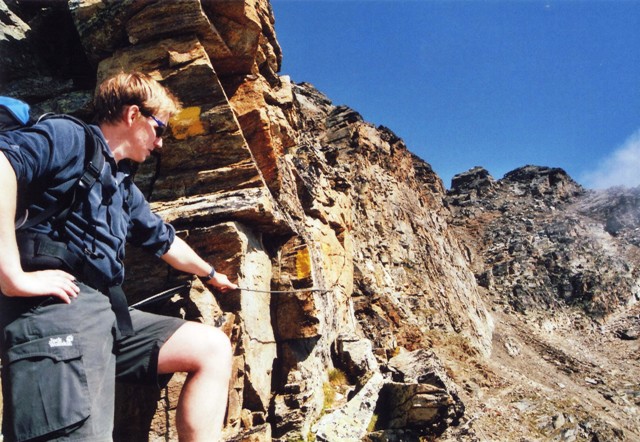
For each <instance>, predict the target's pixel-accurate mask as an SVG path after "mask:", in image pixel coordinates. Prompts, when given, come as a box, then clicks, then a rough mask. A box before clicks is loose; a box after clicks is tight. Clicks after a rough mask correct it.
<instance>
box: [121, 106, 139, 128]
mask: <svg viewBox="0 0 640 442" xmlns="http://www.w3.org/2000/svg"><path fill="white" fill-rule="evenodd" d="M139 116H140V107H138V105H137V104H132V105H128V106H125V107H124V109H123V110H122V120H123V121H124V122H125V123H126V124H127V126H129V127H131V125H132V124H133V122H134V121H135V120H136V119H137V118H138V117H139Z"/></svg>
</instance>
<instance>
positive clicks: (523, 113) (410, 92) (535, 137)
mask: <svg viewBox="0 0 640 442" xmlns="http://www.w3.org/2000/svg"><path fill="white" fill-rule="evenodd" d="M272 7H273V10H274V15H275V20H276V23H275V29H276V35H277V38H278V41H279V43H280V45H281V47H282V50H283V65H282V70H281V72H280V74H281V75H289V76H290V77H291V79H292V80H293V81H294V82H297V83H299V82H309V83H312V84H313V85H314V86H316V87H317V88H318V89H319V90H320V91H321V92H323V93H324V94H325V95H327V96H328V98H329V99H331V100H332V102H333V104H334V105H347V106H349V107H351V108H353V109H354V110H356V111H357V112H359V113H360V114H361V115H362V116H363V118H364V119H365V121H368V122H370V123H372V124H374V125H383V126H386V127H388V128H390V129H391V130H392V131H394V132H395V133H396V134H397V135H398V136H400V137H401V138H402V139H403V140H404V141H405V143H406V144H407V146H408V148H409V150H411V151H412V152H414V153H415V154H417V155H418V156H420V157H421V158H422V159H424V160H425V161H427V162H428V163H430V164H431V165H432V166H433V168H434V170H435V171H436V172H437V173H438V175H439V176H440V177H441V178H442V179H443V181H444V184H445V186H447V187H449V185H450V182H451V178H452V177H453V176H454V175H455V174H457V173H460V172H464V171H466V170H468V169H470V168H472V167H474V166H483V167H485V168H486V169H487V170H489V172H490V173H491V174H492V175H493V176H494V178H496V179H499V178H502V176H503V175H504V174H505V173H507V172H509V171H511V170H513V169H515V168H518V167H521V166H524V165H527V164H534V165H540V166H551V167H561V168H563V169H565V170H566V171H567V172H568V173H569V174H570V175H571V176H572V177H573V178H574V179H575V180H576V181H578V182H579V183H581V184H583V185H584V186H586V187H590V188H598V187H609V186H612V185H627V186H629V187H635V186H638V185H640V0H638V1H636V0H609V1H594V0H589V1H587V0H573V1H569V0H564V1H553V0H549V1H538V0H531V1H515V0H512V1H498V0H494V1H480V0H477V1H461V0H458V1H444V0H440V1H430V0H424V1H418V0H395V1H392V0H386V1H375V0H360V1H358V0H345V1H331V0H272Z"/></svg>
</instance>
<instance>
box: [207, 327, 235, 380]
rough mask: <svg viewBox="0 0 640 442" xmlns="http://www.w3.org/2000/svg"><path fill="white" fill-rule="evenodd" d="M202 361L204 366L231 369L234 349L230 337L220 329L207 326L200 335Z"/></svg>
mask: <svg viewBox="0 0 640 442" xmlns="http://www.w3.org/2000/svg"><path fill="white" fill-rule="evenodd" d="M199 340H200V347H201V351H200V352H199V356H200V361H201V364H202V365H203V366H215V367H216V368H217V369H218V370H220V369H228V370H229V371H230V370H231V360H232V357H233V350H232V348H231V341H230V340H229V337H228V336H227V335H226V334H224V333H223V332H222V331H221V330H220V329H217V328H214V327H210V326H206V328H205V329H204V330H203V333H202V334H200V336H199Z"/></svg>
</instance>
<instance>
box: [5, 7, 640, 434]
mask: <svg viewBox="0 0 640 442" xmlns="http://www.w3.org/2000/svg"><path fill="white" fill-rule="evenodd" d="M23 3H24V4H23ZM0 15H1V16H2V18H3V23H6V24H7V25H6V26H5V27H4V28H3V30H2V34H0V36H1V38H0V49H1V50H2V53H3V57H8V59H10V60H11V61H12V62H11V63H5V64H4V65H3V72H2V84H1V86H0V93H2V94H6V95H13V96H16V97H20V98H23V99H25V100H26V101H28V102H29V103H30V104H31V105H32V109H33V112H34V113H36V114H37V113H41V112H46V111H55V112H68V113H73V114H75V115H77V116H80V117H84V118H86V117H88V116H89V114H90V109H89V106H88V103H89V102H90V98H91V95H92V91H93V88H94V87H95V85H96V84H97V83H98V82H99V81H100V80H101V79H103V78H105V77H107V76H108V75H110V74H112V73H114V72H116V71H119V70H141V71H144V72H146V73H148V74H150V75H152V76H153V77H154V78H156V79H158V80H159V81H160V82H162V83H163V84H165V85H166V86H167V87H168V88H170V89H171V90H172V91H173V92H174V93H175V94H176V95H177V96H178V97H179V98H180V100H181V101H182V103H183V110H182V112H181V113H180V114H179V115H177V116H175V117H174V118H173V119H172V121H171V122H170V127H171V136H170V137H168V138H167V139H166V140H165V148H164V149H163V154H162V156H161V157H160V158H153V159H151V160H150V161H149V162H147V163H145V164H143V165H142V166H141V167H140V169H139V171H138V174H137V176H136V180H137V182H138V184H139V186H140V187H141V188H142V189H143V190H144V192H145V193H146V195H147V196H148V198H149V200H150V202H151V203H152V207H153V208H154V210H155V211H157V212H158V213H159V214H160V215H161V216H162V217H163V218H164V219H165V220H167V221H168V222H171V223H172V224H173V225H174V226H175V227H176V230H177V231H178V234H179V235H180V236H181V237H183V238H184V239H185V240H186V241H187V242H188V243H189V244H191V245H192V246H193V247H194V248H195V249H196V250H197V251H198V252H199V253H200V254H201V255H202V256H203V257H205V258H206V259H208V260H210V261H211V262H212V263H214V265H215V266H216V268H217V269H219V270H220V271H222V272H223V273H225V274H227V275H230V276H231V277H232V279H236V280H237V282H238V284H239V286H240V287H242V288H243V289H242V290H239V291H238V292H237V293H232V294H227V295H224V296H221V295H218V294H216V293H212V292H211V291H210V290H209V289H208V288H207V287H206V286H205V285H203V284H202V283H201V282H200V281H199V280H194V279H193V278H192V277H191V276H190V275H184V274H179V273H177V272H175V271H172V270H170V269H169V268H167V267H164V266H160V265H159V264H158V263H157V262H156V261H154V260H152V259H151V258H149V257H146V256H144V255H143V254H142V252H140V251H138V250H135V249H130V250H128V251H127V265H128V267H127V269H128V274H127V281H126V291H127V293H128V296H129V298H130V299H131V303H133V302H136V301H138V300H141V299H143V298H146V297H147V296H149V295H150V294H152V293H154V292H159V291H162V290H165V289H168V288H171V287H176V286H180V285H181V284H186V285H184V287H183V288H182V289H180V290H178V291H177V295H176V296H174V297H173V298H171V299H170V300H167V301H165V302H163V303H158V304H156V305H154V306H152V307H151V308H152V309H153V310H154V311H158V312H161V313H163V314H167V315H176V316H181V317H184V318H187V319H190V320H196V321H202V322H204V323H208V324H212V325H216V326H219V327H221V328H222V329H223V330H224V331H225V332H226V333H227V334H228V335H229V336H230V338H231V340H232V343H233V346H234V370H233V379H232V382H231V385H230V390H229V405H228V410H227V417H226V422H225V439H226V440H229V441H231V440H233V441H240V440H243V441H244V440H246V441H268V440H277V441H290V440H309V439H315V440H324V441H337V440H371V441H374V440H375V441H383V440H418V438H431V439H433V438H436V437H440V438H442V439H443V440H447V438H449V439H450V440H465V438H467V439H468V440H478V438H481V439H483V438H484V440H491V438H489V439H487V437H486V435H487V434H493V433H492V431H494V430H495V431H496V433H495V434H502V435H504V434H507V433H505V432H504V431H503V432H502V433H500V432H499V431H498V430H500V429H501V428H502V427H501V425H500V422H499V421H498V422H497V423H496V422H494V421H492V420H491V419H487V418H486V416H488V415H490V413H489V414H487V413H486V411H487V410H488V408H487V405H486V404H487V403H488V402H490V399H491V395H493V394H495V396H496V397H505V395H508V394H510V393H508V392H507V391H512V390H508V389H511V385H512V384H511V382H515V381H513V379H515V378H516V375H515V374H514V375H513V379H512V378H508V377H507V375H503V377H502V378H500V376H498V375H497V374H496V373H498V372H500V373H502V372H504V373H516V371H515V368H513V366H512V364H514V363H515V362H518V361H520V359H518V358H520V357H521V355H524V354H526V352H527V351H530V349H531V348H534V350H536V351H538V353H540V354H544V355H548V356H546V357H548V358H551V360H553V361H557V362H558V366H561V367H565V368H566V367H568V368H567V369H571V370H574V372H578V370H579V369H584V370H587V369H589V370H592V371H590V372H589V375H588V376H587V377H588V378H589V379H595V381H594V382H596V384H595V385H597V386H598V387H599V388H600V390H599V391H601V392H602V394H603V395H604V394H607V395H609V397H610V398H611V402H612V403H613V404H614V405H612V406H611V407H612V409H611V415H610V416H609V418H611V419H609V418H607V419H603V420H597V419H595V418H593V419H591V420H589V419H588V417H589V416H596V413H595V412H594V413H592V414H589V413H591V411H590V410H588V409H586V408H584V407H583V406H582V405H580V406H581V407H582V408H580V407H577V406H576V407H577V408H576V410H578V408H579V410H578V411H575V410H573V409H572V411H571V413H573V414H571V413H570V412H569V411H567V410H565V409H563V410H562V411H561V413H562V414H558V413H560V411H558V412H557V413H556V416H562V418H560V417H557V419H555V418H554V419H551V418H549V419H548V420H549V422H551V426H550V427H549V428H551V430H548V428H547V427H544V426H543V427H540V428H541V429H537V430H531V428H538V427H536V426H535V425H529V424H528V423H526V422H523V423H522V426H521V427H515V428H516V430H518V429H519V430H520V431H521V432H522V434H524V435H529V436H531V437H532V438H534V439H535V438H539V437H542V436H541V434H542V435H543V436H545V437H546V436H548V435H549V434H551V433H553V432H554V431H555V432H556V433H560V432H563V433H562V434H565V433H566V432H570V431H573V432H574V433H567V434H569V436H571V434H576V435H581V434H583V433H584V434H589V435H591V436H594V435H595V437H600V438H603V437H605V438H606V437H608V436H610V435H614V436H612V437H617V436H615V435H617V434H619V432H622V434H625V435H627V436H629V435H631V436H629V437H632V438H633V437H634V436H638V434H637V432H636V430H634V429H633V428H632V426H631V425H627V424H626V421H624V420H622V418H617V417H616V418H614V417H612V416H622V415H625V413H627V414H629V415H632V414H633V413H634V412H637V397H638V396H637V395H636V393H637V385H636V387H633V386H631V387H629V386H627V383H628V382H627V381H629V382H631V381H630V380H629V378H627V377H625V375H621V377H620V379H618V380H616V381H615V382H613V380H612V382H610V383H606V387H607V388H604V387H605V381H604V380H606V379H605V378H606V376H605V374H604V372H602V371H597V370H596V371H593V370H595V369H594V368H593V367H598V366H602V363H601V364H600V365H598V364H596V363H595V362H588V363H587V362H584V361H583V359H580V358H579V357H577V356H574V355H572V354H571V353H570V351H569V350H567V351H564V350H563V351H561V350H560V349H559V347H556V346H554V345H552V344H551V343H549V342H547V341H544V340H543V339H542V338H539V337H538V335H536V334H535V333H534V331H535V330H534V328H531V329H530V328H527V327H533V326H532V325H531V324H530V323H529V322H528V321H529V318H531V317H532V316H533V315H534V314H535V315H539V316H536V317H539V318H541V319H540V321H541V322H540V323H543V324H545V325H544V327H547V326H548V325H549V324H548V323H547V322H544V321H545V320H544V318H545V315H548V314H549V313H550V312H553V313H554V314H557V315H560V314H562V315H573V314H575V315H578V316H575V317H573V316H572V318H574V319H573V320H574V321H575V323H580V324H581V326H582V327H583V330H585V329H589V330H595V329H596V327H600V330H604V331H606V333H608V334H606V336H614V335H615V339H616V341H612V342H615V343H617V344H619V342H618V341H620V342H625V343H629V344H628V345H633V344H631V343H637V336H638V328H637V327H636V325H635V323H634V318H635V319H637V316H635V315H636V313H635V312H634V311H633V310H626V309H625V306H626V305H627V304H629V303H631V302H633V301H635V300H637V299H638V296H639V295H638V290H640V288H639V285H638V282H637V277H638V275H637V273H638V270H637V262H638V253H637V247H638V242H637V238H638V236H637V228H636V226H637V225H638V211H637V207H638V205H637V198H638V196H637V192H626V191H619V192H618V193H615V196H613V195H614V194H612V196H610V197H603V196H601V194H598V193H593V192H588V191H586V190H584V189H582V188H581V187H580V186H578V185H577V184H576V183H575V182H573V181H572V180H571V178H570V177H568V176H567V175H566V173H564V172H563V171H562V170H560V169H551V168H541V167H532V166H527V167H524V168H521V169H518V170H515V171H513V172H511V173H510V174H507V176H505V177H504V178H503V179H501V180H497V181H496V180H494V179H493V178H492V177H491V175H490V174H489V173H488V172H487V171H486V170H484V169H482V168H476V169H473V170H471V171H469V172H466V173H463V174H460V175H458V176H457V177H455V178H454V180H453V184H452V188H451V190H450V191H449V192H446V191H445V188H444V186H443V184H442V182H441V180H440V178H438V176H437V175H436V174H435V173H434V172H433V171H432V169H431V167H430V166H429V164H427V163H426V162H424V161H423V160H421V159H420V158H417V157H416V156H415V155H413V154H412V153H411V152H410V151H409V150H408V149H407V146H405V144H404V142H403V141H402V140H401V139H400V138H399V137H398V136H397V135H395V134H394V133H393V132H392V131H391V130H389V129H388V128H385V127H374V126H372V125H371V124H368V123H366V122H365V121H363V119H362V118H361V116H360V115H359V114H358V113H357V112H355V111H354V110H352V109H350V108H348V107H345V106H334V105H333V104H332V103H331V101H330V99H329V98H328V97H326V96H324V95H323V94H322V93H321V92H320V91H317V90H316V89H315V88H314V87H313V86H312V85H310V84H307V83H301V84H294V83H293V82H291V80H290V79H289V78H287V77H282V76H279V75H278V72H279V70H280V63H281V58H282V53H281V49H280V47H279V45H278V42H277V40H276V33H275V29H274V17H273V13H272V11H271V7H270V5H269V3H268V1H267V0H230V1H224V2H201V1H199V0H175V1H163V2H138V1H132V0H126V1H121V2H111V1H104V0H102V1H101V0H97V1H96V0H79V1H78V0H74V1H69V2H68V4H67V3H64V2H57V3H51V4H49V3H47V2H20V3H13V2H12V3H10V8H9V7H7V6H6V5H5V4H4V3H3V2H2V1H0ZM61 28H62V29H61ZM51 29H56V34H55V35H56V38H52V39H48V38H47V36H49V35H53V34H51V32H50V31H51ZM5 54H7V55H6V56H5ZM25 54H29V56H28V57H25ZM52 54H56V57H52V56H51V55H52ZM70 66H71V67H70ZM187 283H188V284H187ZM269 291H274V292H273V293H266V292H269ZM490 312H491V313H490ZM567 312H569V313H567ZM563 317H565V316H563ZM576 317H579V318H580V320H577V319H575V318H576ZM496 318H497V319H498V320H496ZM610 318H611V319H610ZM553 324H556V323H555V322H554V323H553ZM556 325H557V324H556ZM549 327H550V326H549ZM549 327H547V328H543V329H544V330H549V329H550V328H549ZM559 329H560V328H559V325H558V330H559ZM523 330H524V331H523ZM536 330H537V329H536ZM516 331H522V332H521V333H519V334H518V333H516ZM604 331H603V333H604ZM564 332H566V330H565V329H563V333H564ZM565 336H567V335H566V334H565ZM634 337H635V338H634ZM558 345H559V344H558ZM585 345H586V344H585ZM623 345H627V344H623ZM625 348H626V347H625ZM531 351H533V350H531ZM634 351H635V352H636V353H634ZM628 352H629V354H631V355H632V356H631V357H630V358H627V361H626V362H623V364H625V363H626V364H630V365H628V370H627V372H629V373H632V372H633V370H634V369H636V368H637V355H638V353H637V350H633V349H631V350H628ZM505 355H506V356H505ZM634 355H635V356H634ZM634 358H635V359H634ZM514 361H515V362H514ZM545 361H546V359H545ZM590 364H591V365H590ZM634 364H635V365H634ZM585 367H586V368H585ZM516 368H518V367H516ZM592 372H593V373H592ZM518 373H520V372H518ZM518 376H524V377H526V376H530V377H531V378H533V376H532V375H531V374H530V373H529V374H527V373H525V374H518ZM182 381H183V378H182V377H181V375H180V374H177V375H175V376H174V378H173V380H172V381H171V383H170V384H169V386H168V387H167V389H165V390H163V391H161V392H157V391H153V390H142V389H140V388H137V387H131V386H120V387H119V390H118V396H117V406H116V408H117V415H116V433H115V435H114V438H115V439H116V440H128V441H129V440H177V435H176V433H175V427H174V415H175V408H176V405H177V400H178V393H179V391H180V386H181V384H182ZM541 382H542V381H541V380H540V381H539V383H541ZM539 383H535V385H534V384H533V383H532V384H531V385H533V386H532V387H531V388H533V390H532V391H534V392H536V394H537V392H538V390H535V388H537V387H536V386H537V385H538V384H539ZM589 385H591V384H589ZM534 387H535V388H534ZM549 388H551V387H549ZM634 388H635V389H634ZM501 389H503V390H501ZM576 391H577V392H578V394H579V393H580V391H579V390H576ZM520 394H521V395H522V394H523V393H520ZM531 394H533V393H531ZM585 397H587V396H585ZM592 399H593V398H591V397H590V396H589V401H590V403H596V402H597V401H596V400H592ZM523 401H524V399H522V396H521V400H520V402H516V404H521V403H525V402H523ZM634 401H636V402H635V403H634ZM526 403H528V402H526ZM509 404H511V402H509ZM616 407H618V408H616ZM625 407H626V408H625ZM634 407H635V408H634ZM514 410H515V411H514ZM634 410H636V411H634ZM510 412H512V413H516V414H518V413H519V414H518V416H528V414H527V413H529V408H527V407H526V406H525V405H522V406H521V405H517V406H516V405H514V406H513V407H512V408H511V409H510ZM503 414H504V415H505V416H506V411H505V413H502V410H501V415H503ZM479 416H482V417H479ZM576 416H579V417H580V419H581V420H580V425H582V426H581V427H580V428H581V430H580V431H582V433H581V432H580V431H578V430H575V428H574V427H575V425H574V426H571V425H573V422H571V419H574V420H575V419H578V418H577V417H576ZM585 416H586V417H585ZM569 417H571V419H569ZM540 419H543V418H540ZM612 419H613V420H612ZM616 419H618V420H616ZM543 420H544V419H543ZM545 422H546V421H545ZM585 422H586V424H585ZM611 422H614V423H613V424H612V423H611ZM583 424H584V425H583ZM587 424H588V428H589V430H588V431H587V430H585V428H586V427H585V425H587ZM625 425H626V426H625ZM536 431H537V432H536ZM545 431H547V433H545ZM483 435H485V436H483ZM598 435H599V436H598ZM569 436H567V437H565V439H564V440H570V438H569ZM563 437H564V436H563ZM576 437H577V436H576ZM638 437H640V436H638ZM474 438H475V439H474ZM493 439H494V440H496V439H495V438H493ZM501 440H509V438H508V437H507V436H505V437H502V439H501ZM514 440H516V439H514ZM518 440H519V439H518ZM598 440H600V439H598Z"/></svg>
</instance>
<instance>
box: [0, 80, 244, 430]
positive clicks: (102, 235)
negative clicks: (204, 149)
mask: <svg viewBox="0 0 640 442" xmlns="http://www.w3.org/2000/svg"><path fill="white" fill-rule="evenodd" d="M94 107H95V111H96V121H97V126H90V128H91V130H92V131H94V132H95V134H96V135H97V139H98V141H99V142H98V144H99V148H101V149H102V150H103V153H104V156H105V162H104V167H103V169H102V171H101V173H100V177H99V179H98V181H97V182H96V183H95V184H94V185H93V187H91V189H90V191H89V194H88V196H86V197H84V198H83V200H82V201H79V203H78V204H76V205H74V208H73V210H72V213H70V214H69V215H68V217H67V219H66V222H65V223H64V224H63V225H62V226H59V225H56V223H54V222H52V221H51V220H44V221H42V222H41V223H40V224H38V225H36V226H33V227H30V228H29V229H27V232H26V233H23V232H19V233H18V235H16V229H15V227H16V226H15V219H16V212H17V209H16V207H17V206H18V207H22V206H27V208H28V213H29V216H30V217H32V216H37V214H38V213H39V212H41V211H43V210H45V209H46V207H47V205H48V204H50V203H51V202H52V201H55V200H56V199H58V198H65V196H64V194H62V189H63V188H65V186H64V183H68V182H70V180H77V178H78V177H79V176H81V175H82V173H83V170H84V168H85V165H84V163H85V161H84V159H85V158H84V157H85V151H86V149H85V146H84V144H85V141H86V136H85V132H84V129H83V127H82V126H81V125H79V124H76V123H75V122H73V121H69V120H66V119H57V118H51V119H47V120H44V121H42V122H40V123H38V124H37V125H36V127H35V128H31V129H24V130H18V131H13V132H8V133H5V134H1V135H0V189H2V192H3V194H2V197H1V198H0V245H1V248H2V253H1V254H0V292H1V293H2V295H0V326H2V331H3V334H2V336H0V338H2V339H1V342H2V366H3V368H2V370H3V373H2V381H3V398H4V418H3V435H4V438H5V440H16V441H23V440H30V439H37V440H55V439H64V440H91V441H102V440H105V441H106V440H111V437H112V429H113V415H114V404H113V402H114V390H115V387H114V382H115V381H114V380H115V379H116V378H117V379H118V380H122V381H133V382H139V383H150V384H154V383H157V384H159V385H160V384H161V383H162V382H163V381H164V382H166V381H167V380H168V379H167V377H166V376H163V375H165V374H171V373H174V372H177V371H183V372H187V373H188V376H187V380H186V382H185V384H184V386H183V389H182V393H181V396H180V401H179V405H178V410H177V416H176V421H177V422H176V425H177V429H178V434H179V436H180V440H181V441H182V440H185V441H187V440H194V441H196V440H206V441H212V440H217V439H219V438H220V435H221V431H222V425H223V419H224V413H225V409H226V401H227V393H228V383H229V378H230V372H231V357H232V355H231V347H230V343H229V340H228V338H227V337H226V335H224V334H223V333H222V332H221V331H220V330H218V329H215V328H213V327H209V326H207V325H204V324H200V323H195V322H186V321H183V320H181V319H178V318H171V317H162V316H157V315H151V314H148V313H144V312H140V311H136V310H131V312H130V313H129V311H128V309H127V308H126V304H125V308H124V309H123V308H122V306H123V302H124V301H123V299H122V296H123V293H122V292H121V290H120V289H119V286H120V284H122V282H123V279H124V269H123V264H122V259H123V258H124V244H125V241H128V242H130V243H132V244H134V245H137V246H140V247H142V248H144V249H146V250H148V251H150V252H151V253H153V254H155V255H156V256H158V257H160V258H161V259H162V260H164V261H165V262H167V263H168V264H170V265H171V266H172V267H174V268H176V269H178V270H181V271H184V272H188V273H192V274H194V275H198V276H201V277H205V278H207V282H208V283H209V284H210V285H212V286H213V287H214V288H216V289H217V290H219V291H221V292H226V291H229V290H234V289H236V288H237V286H236V285H235V284H233V283H231V282H230V281H229V279H228V278H227V277H226V276H225V275H223V274H220V273H217V272H215V270H213V268H212V266H211V265H210V264H208V263H207V262H205V261H204V260H203V259H202V258H200V257H199V256H198V255H197V254H196V253H195V252H194V251H193V250H192V249H191V248H190V247H189V246H188V245H187V244H186V243H185V242H184V241H183V240H181V239H180V238H179V237H177V236H175V231H174V229H173V228H172V227H171V226H170V225H168V224H165V223H164V222H163V221H162V220H161V219H160V218H159V217H158V216H157V215H155V214H153V213H152V212H151V211H150V208H149V205H148V203H147V202H146V201H145V199H144V197H143V196H142V193H141V192H140V190H139V189H138V188H137V187H136V186H135V184H133V183H132V179H131V176H130V175H129V170H130V164H129V163H130V162H131V161H132V162H136V163H140V162H142V161H144V160H145V159H146V158H147V157H148V156H149V155H150V154H151V153H152V152H153V151H154V150H155V149H160V148H161V147H162V135H163V133H164V131H165V129H166V126H167V123H168V120H169V118H170V117H171V116H172V114H174V113H175V112H177V110H178V107H179V104H178V102H177V100H176V99H175V98H174V97H173V96H172V95H171V94H170V93H169V92H168V91H167V90H166V89H164V88H163V87H162V86H161V85H160V84H159V83H157V82H156V81H155V80H153V79H151V78H150V77H148V76H146V75H144V74H141V73H131V74H125V73H121V74H118V75H116V76H114V77H112V78H110V79H108V80H106V81H105V82H103V83H102V84H101V85H100V87H99V88H98V90H97V92H96V96H95V100H94ZM18 215H19V214H18ZM16 237H18V239H17V238H16ZM24 237H26V238H27V240H26V243H27V244H28V243H29V241H31V244H33V243H34V241H35V243H36V244H37V246H36V247H35V248H36V249H37V251H38V253H40V252H42V253H43V254H44V255H46V254H47V253H48V252H51V254H52V255H53V258H54V261H55V262H58V261H59V262H60V265H51V264H45V265H43V264H42V263H41V262H39V261H38V260H37V259H35V260H32V259H31V258H32V256H31V255H29V254H28V253H25V250H24V247H23V246H22V244H24V243H25V240H24ZM18 244H20V246H19V245H18ZM61 248H62V249H64V253H70V254H71V255H73V256H74V257H75V258H74V259H77V261H78V262H79V263H78V262H76V263H75V264H74V265H73V266H70V265H68V260H67V261H65V262H63V261H60V260H57V261H56V256H57V255H56V253H58V252H56V251H58V250H60V249H61ZM21 254H22V261H21ZM25 255H27V256H25ZM46 258H49V257H47V256H46ZM47 262H49V261H47Z"/></svg>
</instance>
